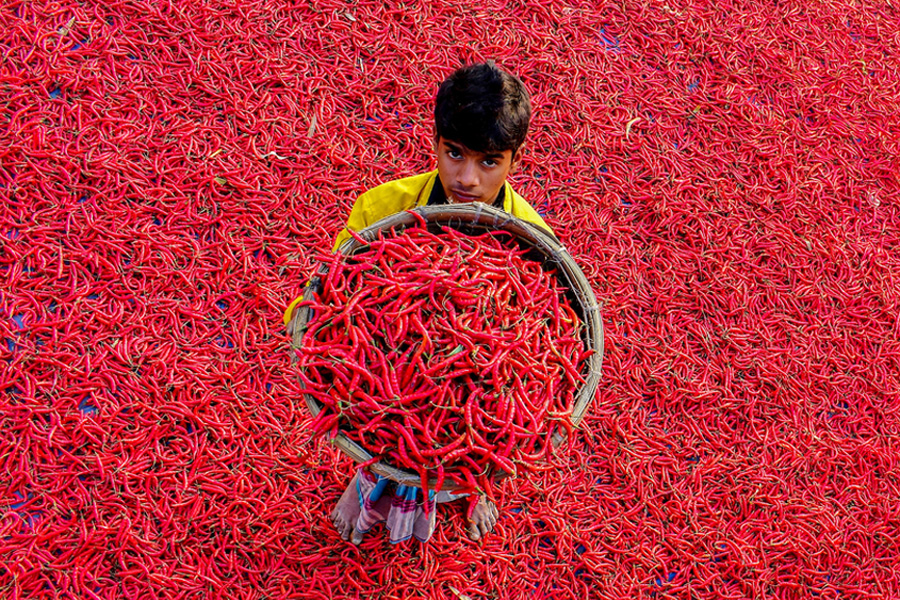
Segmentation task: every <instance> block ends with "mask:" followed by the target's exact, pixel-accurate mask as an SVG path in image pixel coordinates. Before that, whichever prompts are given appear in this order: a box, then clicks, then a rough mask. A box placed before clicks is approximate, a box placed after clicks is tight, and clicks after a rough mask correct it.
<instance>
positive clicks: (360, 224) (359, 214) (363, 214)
mask: <svg viewBox="0 0 900 600" xmlns="http://www.w3.org/2000/svg"><path fill="white" fill-rule="evenodd" d="M367 194H368V192H366V193H365V194H362V195H361V196H360V197H359V198H357V199H356V202H354V203H353V208H352V209H351V210H350V216H349V217H347V224H346V225H345V226H344V228H343V229H341V231H340V233H338V234H337V237H336V238H335V240H334V248H333V249H332V252H337V249H338V248H340V247H341V244H343V243H344V242H345V241H346V240H347V239H348V238H349V237H350V232H349V231H348V230H349V229H352V230H353V231H359V230H360V229H365V228H366V227H367V226H368V225H369V219H368V216H367V210H366V205H367V204H368V198H367ZM304 291H305V289H304ZM301 302H303V294H300V296H299V297H298V298H295V299H294V300H293V302H291V303H290V304H289V305H288V307H287V308H286V309H285V311H284V317H283V319H284V326H285V327H287V324H288V323H290V322H291V318H292V317H293V315H294V308H296V306H297V305H298V304H300V303H301Z"/></svg>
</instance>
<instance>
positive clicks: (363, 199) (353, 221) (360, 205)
mask: <svg viewBox="0 0 900 600" xmlns="http://www.w3.org/2000/svg"><path fill="white" fill-rule="evenodd" d="M368 204H369V192H365V193H364V194H362V195H361V196H360V197H359V198H357V199H356V202H354V203H353V208H352V209H350V216H349V217H347V224H346V225H345V226H344V228H343V229H341V232H340V233H338V234H337V237H336V238H335V239H334V247H333V248H332V252H337V249H338V248H340V247H341V244H343V243H344V242H346V241H347V240H348V239H349V238H350V230H353V231H360V230H361V229H365V228H366V227H368V226H369V225H371V224H372V223H371V219H369V211H368Z"/></svg>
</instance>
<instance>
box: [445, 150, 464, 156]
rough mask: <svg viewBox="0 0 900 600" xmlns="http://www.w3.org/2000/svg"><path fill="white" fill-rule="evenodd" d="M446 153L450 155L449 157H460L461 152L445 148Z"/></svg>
mask: <svg viewBox="0 0 900 600" xmlns="http://www.w3.org/2000/svg"><path fill="white" fill-rule="evenodd" d="M447 155H448V156H450V158H462V154H460V153H459V152H458V151H457V150H447Z"/></svg>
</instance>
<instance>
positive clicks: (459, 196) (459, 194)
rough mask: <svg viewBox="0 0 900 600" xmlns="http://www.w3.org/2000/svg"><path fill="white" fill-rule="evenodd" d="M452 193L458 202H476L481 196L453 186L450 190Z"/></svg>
mask: <svg viewBox="0 0 900 600" xmlns="http://www.w3.org/2000/svg"><path fill="white" fill-rule="evenodd" d="M450 195H451V196H453V198H454V199H455V200H457V201H458V202H475V201H476V200H478V198H480V196H477V195H475V194H467V193H466V192H463V191H460V190H456V189H452V188H451V190H450Z"/></svg>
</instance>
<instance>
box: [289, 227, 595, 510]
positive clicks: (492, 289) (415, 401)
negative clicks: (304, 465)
mask: <svg viewBox="0 0 900 600" xmlns="http://www.w3.org/2000/svg"><path fill="white" fill-rule="evenodd" d="M422 224H424V221H423V222H422ZM360 241H361V240H360ZM363 249H364V251H363V252H357V253H355V254H354V255H353V256H352V257H351V258H350V259H347V258H346V257H344V256H343V255H341V254H335V255H334V256H333V257H332V258H330V259H328V261H327V262H328V273H327V275H325V276H324V278H323V282H322V291H321V294H320V295H318V297H316V298H315V299H314V300H309V301H306V304H307V305H308V306H310V307H311V308H312V311H313V313H312V314H313V315H314V316H313V317H312V318H311V320H310V323H309V329H308V330H307V331H306V333H305V335H304V339H303V346H302V348H301V349H300V351H299V355H300V357H301V360H300V366H301V367H302V371H301V377H302V378H303V381H304V383H305V384H306V386H307V388H306V390H305V391H306V393H308V394H309V395H311V396H312V397H313V398H314V399H315V400H317V401H318V402H319V403H320V404H321V405H322V406H323V410H322V411H321V412H320V413H319V415H318V418H317V419H316V421H315V422H314V424H313V428H314V430H315V431H316V432H319V433H324V432H327V433H330V434H331V435H334V434H335V433H337V431H339V430H340V431H342V432H344V434H345V435H347V436H348V437H349V438H350V439H352V440H354V441H356V442H357V443H359V444H360V445H361V446H363V447H364V448H366V449H367V450H368V451H370V452H371V453H373V454H374V455H375V456H374V458H373V461H374V460H380V459H382V458H383V459H385V460H386V461H387V462H388V463H390V464H391V465H393V466H395V467H400V468H403V469H407V470H410V469H411V470H413V471H414V472H416V473H418V474H419V476H420V478H421V482H422V488H423V489H424V490H426V491H427V490H428V489H429V482H428V480H429V477H435V478H436V482H435V484H434V485H433V486H432V487H433V489H434V490H440V489H442V488H443V487H444V481H445V478H446V479H447V480H449V481H452V483H453V487H454V488H456V489H462V490H464V491H470V492H471V491H475V490H476V489H478V490H484V491H485V492H487V493H488V494H490V495H492V488H493V486H492V479H493V477H494V476H496V475H497V474H499V473H506V474H508V475H516V474H518V473H523V472H529V471H533V470H535V469H536V468H539V466H540V462H539V461H541V459H543V458H545V457H546V456H547V455H548V453H549V452H550V451H551V450H552V447H553V445H552V443H551V440H552V439H553V434H555V433H557V432H562V433H564V434H571V432H572V422H571V415H572V409H573V406H574V400H575V395H576V393H577V392H578V388H579V385H580V384H581V383H582V382H583V378H582V376H581V374H580V366H581V364H582V362H583V360H584V359H585V358H587V357H588V356H590V354H591V352H592V351H591V350H586V349H585V344H584V340H583V339H582V337H581V332H582V329H583V325H582V323H581V321H580V319H579V317H578V315H577V314H576V313H575V311H574V310H573V309H572V307H571V306H570V304H569V301H568V299H567V298H566V296H565V292H564V288H562V287H561V286H560V285H559V283H558V282H557V280H556V276H555V271H554V270H545V268H544V267H543V266H542V265H541V263H538V262H535V261H533V260H530V259H528V258H527V257H526V252H527V251H526V250H524V249H521V248H519V247H518V246H517V245H516V243H515V241H514V239H513V237H512V236H511V235H509V234H506V233H503V232H488V233H482V234H480V235H477V236H468V235H465V234H463V233H460V232H459V231H457V230H455V229H452V228H448V227H445V228H443V229H442V232H441V233H431V232H429V231H428V230H427V229H425V228H422V227H416V228H412V229H407V230H405V231H404V232H403V233H402V234H399V235H388V236H380V237H379V239H377V240H375V241H373V242H371V243H368V244H367V246H365V247H363ZM370 462H372V461H370Z"/></svg>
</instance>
